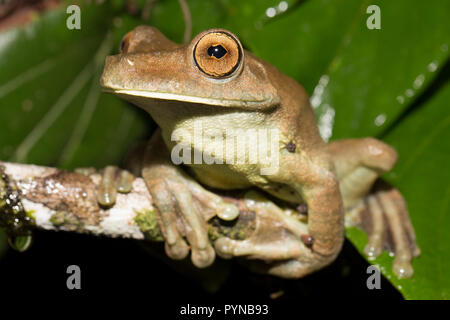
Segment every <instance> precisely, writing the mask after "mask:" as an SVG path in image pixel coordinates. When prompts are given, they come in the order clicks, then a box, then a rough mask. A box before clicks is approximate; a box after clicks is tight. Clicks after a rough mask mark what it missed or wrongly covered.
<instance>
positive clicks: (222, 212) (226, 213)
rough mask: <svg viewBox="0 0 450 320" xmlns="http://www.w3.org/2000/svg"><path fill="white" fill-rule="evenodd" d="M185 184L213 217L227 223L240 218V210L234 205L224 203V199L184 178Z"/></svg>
mask: <svg viewBox="0 0 450 320" xmlns="http://www.w3.org/2000/svg"><path fill="white" fill-rule="evenodd" d="M184 183H185V184H186V186H187V187H188V188H189V191H190V192H191V194H192V196H193V197H194V198H195V199H196V200H198V202H200V203H201V204H202V206H203V207H204V208H206V209H208V210H209V211H211V212H212V214H211V216H218V217H219V218H220V219H222V220H225V221H232V220H234V219H236V218H237V217H238V216H239V209H238V208H237V207H236V206H235V205H234V204H232V203H229V202H226V201H224V200H223V198H222V197H219V196H218V195H216V194H214V193H212V192H210V191H208V190H206V189H204V188H203V187H202V186H201V185H199V184H198V183H197V182H195V181H193V180H192V179H188V178H186V177H184Z"/></svg>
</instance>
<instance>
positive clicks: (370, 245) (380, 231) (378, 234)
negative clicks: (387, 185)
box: [364, 196, 386, 258]
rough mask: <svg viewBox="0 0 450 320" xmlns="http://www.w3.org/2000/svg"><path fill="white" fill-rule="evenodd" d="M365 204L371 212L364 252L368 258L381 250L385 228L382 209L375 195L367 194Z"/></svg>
mask: <svg viewBox="0 0 450 320" xmlns="http://www.w3.org/2000/svg"><path fill="white" fill-rule="evenodd" d="M367 205H368V207H369V210H370V212H371V218H372V232H371V233H370V234H369V239H368V241H367V245H366V246H365V247H364V253H365V254H366V255H367V256H368V257H370V258H376V257H378V256H379V255H380V254H381V253H382V252H383V237H384V230H385V228H386V225H385V221H384V217H383V210H382V208H381V206H380V204H379V202H378V201H377V199H376V197H375V196H369V197H368V199H367Z"/></svg>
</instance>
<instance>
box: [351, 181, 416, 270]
mask: <svg viewBox="0 0 450 320" xmlns="http://www.w3.org/2000/svg"><path fill="white" fill-rule="evenodd" d="M361 203H362V204H363V206H362V207H361V206H356V207H355V208H354V210H352V211H350V214H349V215H350V216H352V217H351V219H352V221H353V222H355V221H357V223H356V224H357V225H359V226H361V227H362V228H363V229H364V230H365V231H366V232H367V234H368V243H367V245H366V247H365V248H364V252H365V253H366V254H367V255H368V256H369V257H373V258H375V257H378V256H379V255H380V254H381V253H382V252H383V250H389V251H390V252H392V253H393V254H394V256H395V258H394V262H393V267H392V269H393V272H394V273H395V274H396V275H397V276H398V277H399V278H409V277H411V276H412V275H413V273H414V270H413V267H412V265H411V260H412V259H413V258H414V257H417V256H419V255H420V249H419V247H418V246H417V243H416V237H415V233H414V228H413V226H412V224H411V221H410V218H409V214H408V209H407V206H406V202H405V200H404V198H403V196H402V195H401V193H400V192H399V191H398V190H396V189H395V188H392V187H390V186H387V185H384V184H383V185H382V188H380V189H378V190H376V191H375V192H373V193H371V194H370V195H369V196H368V197H367V198H366V199H365V200H364V201H362V202H361ZM361 208H362V209H361ZM355 217H356V219H355Z"/></svg>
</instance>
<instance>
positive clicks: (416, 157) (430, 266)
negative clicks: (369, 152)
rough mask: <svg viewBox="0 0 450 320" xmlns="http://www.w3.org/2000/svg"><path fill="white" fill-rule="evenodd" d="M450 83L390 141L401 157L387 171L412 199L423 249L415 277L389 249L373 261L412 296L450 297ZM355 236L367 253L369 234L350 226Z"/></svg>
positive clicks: (409, 200)
mask: <svg viewBox="0 0 450 320" xmlns="http://www.w3.org/2000/svg"><path fill="white" fill-rule="evenodd" d="M448 101H450V84H449V83H448V82H447V84H446V85H445V87H444V88H442V89H441V90H440V91H439V93H437V94H436V95H435V96H433V97H432V99H431V100H430V101H428V102H427V103H426V104H425V105H423V106H421V108H420V109H417V110H415V111H414V112H413V114H411V115H410V116H408V118H407V119H406V120H405V121H404V122H402V123H401V124H400V125H399V126H397V127H396V128H395V129H394V130H393V131H392V132H391V133H390V134H389V135H388V136H387V137H386V141H387V142H388V143H390V144H391V145H392V146H394V147H395V148H396V149H397V151H398V152H399V154H400V158H399V162H398V164H397V165H396V167H395V168H394V170H393V171H392V172H391V173H389V174H388V175H387V179H388V180H389V182H391V183H392V184H394V185H395V186H397V187H398V188H399V190H400V191H401V192H402V193H403V195H404V196H405V198H406V201H407V203H408V208H409V212H410V216H411V220H412V223H413V225H414V227H415V231H416V236H417V242H418V244H419V247H420V249H421V251H422V254H421V256H420V257H419V258H417V259H414V260H413V267H414V276H413V278H412V279H410V280H408V279H406V280H399V279H397V278H396V277H395V275H393V273H392V271H391V265H392V258H391V257H389V256H388V255H387V254H384V255H383V256H381V257H380V258H378V259H376V260H374V261H371V262H372V263H374V264H379V265H380V266H381V270H382V272H383V274H385V275H386V276H387V277H388V279H389V280H390V281H391V282H392V283H394V284H395V285H396V286H397V288H399V290H400V291H401V292H402V293H403V294H404V296H405V297H406V298H409V299H449V298H450V273H449V272H448V271H449V270H450V233H449V232H448V228H449V226H450V206H449V201H450V186H449V184H448V181H449V180H450V171H449V170H447V166H448V164H449V163H450V154H449V152H448V146H449V142H448V141H450V113H449V112H448V111H446V109H445V108H446V104H447V103H448ZM347 235H348V236H349V238H350V239H351V240H352V242H353V243H354V244H355V245H356V246H357V248H358V249H359V250H360V251H361V252H362V250H363V248H364V245H365V244H366V236H365V235H364V234H363V232H361V231H359V230H355V229H352V230H348V234H347Z"/></svg>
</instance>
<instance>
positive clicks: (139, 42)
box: [101, 26, 280, 110]
mask: <svg viewBox="0 0 450 320" xmlns="http://www.w3.org/2000/svg"><path fill="white" fill-rule="evenodd" d="M273 69H274V68H273V67H271V66H270V65H268V64H266V63H265V62H264V61H262V60H260V59H258V58H257V57H255V56H254V55H252V54H251V53H249V52H247V51H246V50H244V49H243V48H242V45H241V43H240V41H239V39H238V38H237V37H236V36H235V35H234V34H232V33H231V32H229V31H227V30H223V29H211V30H207V31H204V32H202V33H200V34H199V35H197V36H196V37H195V38H194V39H193V40H192V41H191V42H190V43H189V44H186V45H178V44H176V43H174V42H172V41H170V40H169V39H167V38H166V37H165V36H164V35H163V34H162V33H161V32H159V31H158V30H157V29H155V28H152V27H148V26H139V27H137V28H135V29H134V30H132V31H131V32H129V33H128V34H127V35H126V36H125V37H124V38H123V40H122V44H121V53H120V54H118V55H114V56H109V57H107V58H106V64H105V69H104V71H103V75H102V78H101V86H102V88H103V90H104V91H107V92H112V93H114V94H116V95H118V96H120V97H122V98H124V99H126V100H129V101H131V102H133V103H135V104H137V105H138V106H141V107H143V108H146V109H148V108H151V107H152V104H153V103H154V102H158V101H161V100H165V101H176V102H178V103H179V102H180V101H181V102H183V103H189V104H190V103H195V104H204V105H214V106H223V107H240V108H249V109H256V110H258V109H259V110H260V109H264V108H267V107H272V106H274V105H277V104H279V102H280V99H279V96H278V93H277V89H276V88H275V87H274V86H273V84H272V81H271V80H270V73H271V72H273Z"/></svg>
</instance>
